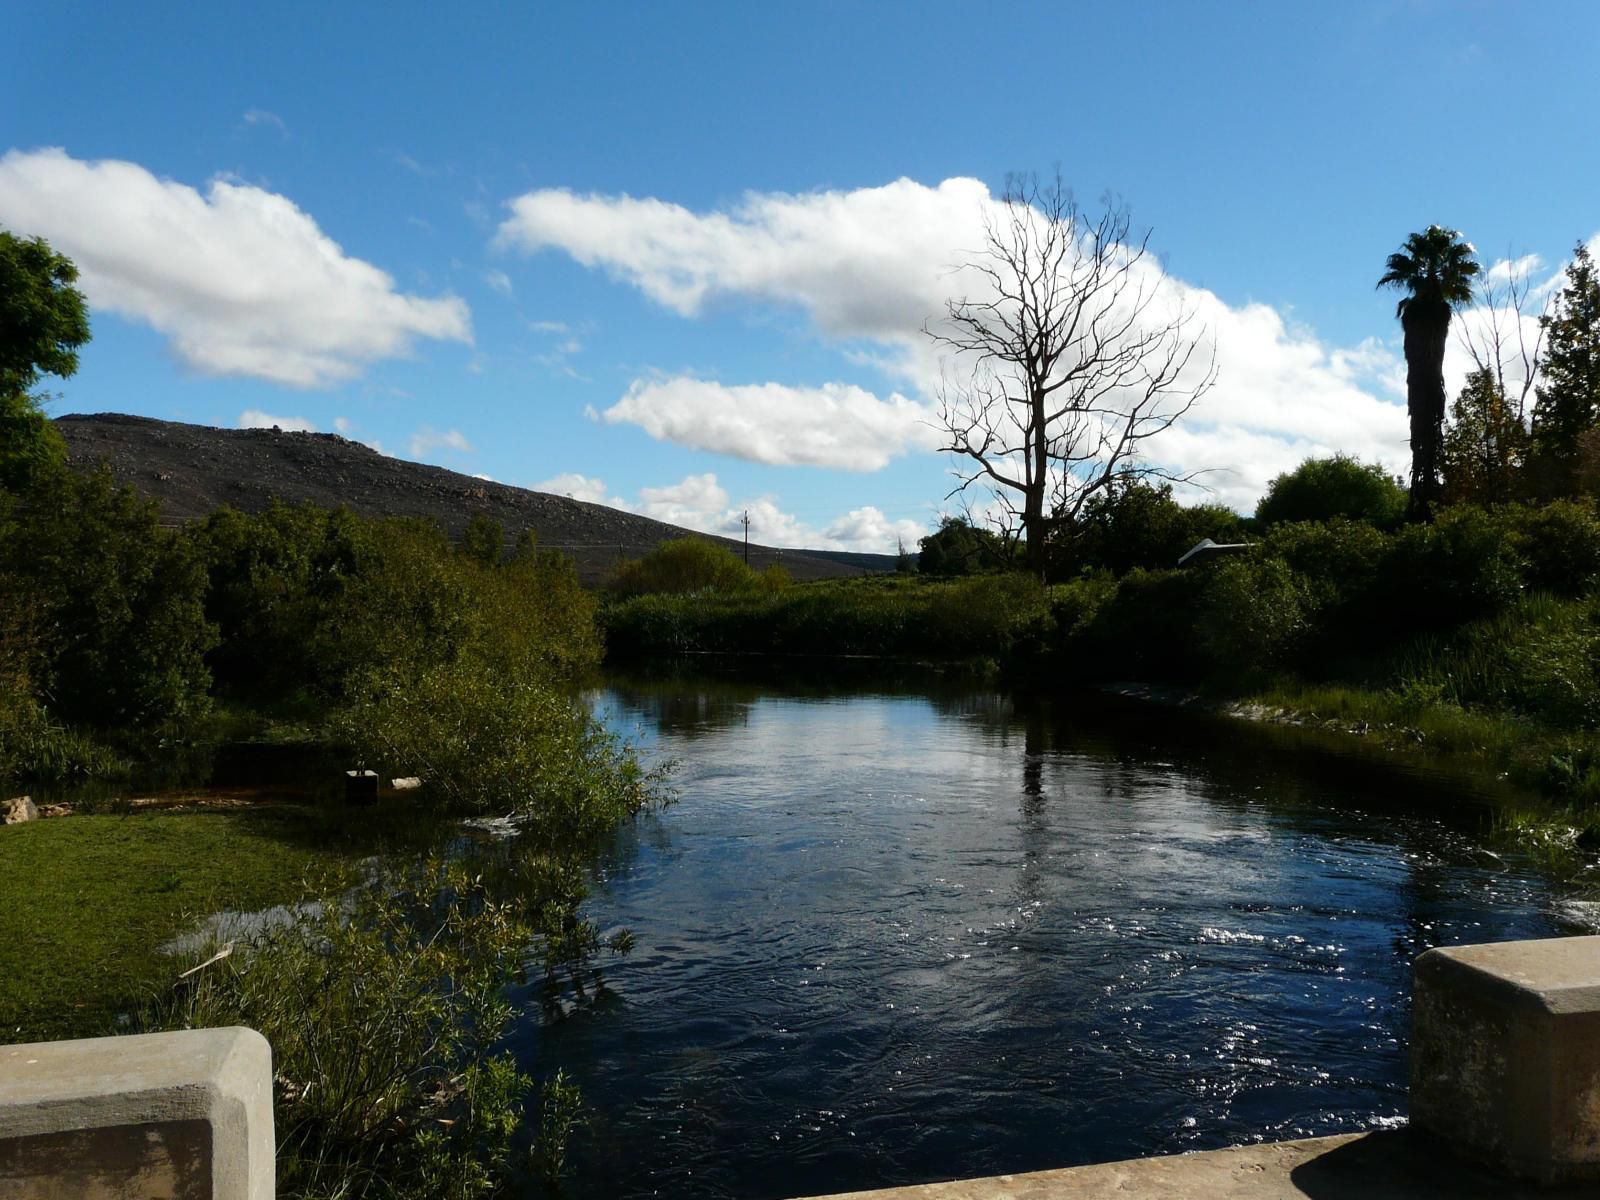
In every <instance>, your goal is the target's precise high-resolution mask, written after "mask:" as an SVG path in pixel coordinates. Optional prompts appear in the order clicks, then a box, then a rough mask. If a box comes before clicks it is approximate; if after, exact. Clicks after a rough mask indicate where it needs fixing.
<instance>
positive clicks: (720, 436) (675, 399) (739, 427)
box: [600, 376, 934, 471]
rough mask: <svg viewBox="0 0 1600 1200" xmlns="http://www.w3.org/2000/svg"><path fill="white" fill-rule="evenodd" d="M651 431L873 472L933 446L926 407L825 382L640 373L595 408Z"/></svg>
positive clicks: (701, 444) (761, 458)
mask: <svg viewBox="0 0 1600 1200" xmlns="http://www.w3.org/2000/svg"><path fill="white" fill-rule="evenodd" d="M600 418H601V419H602V420H603V421H605V422H606V423H607V424H611V425H615V424H619V423H622V422H627V423H629V424H633V425H637V426H639V427H640V428H641V429H643V430H644V431H645V432H646V433H648V434H649V435H650V436H651V437H654V438H657V439H659V440H662V441H669V442H675V443H677V444H678V445H680V446H688V447H691V448H692V449H695V450H711V451H715V452H717V453H721V454H731V455H734V456H735V457H738V458H743V459H748V460H750V461H751V462H760V463H770V464H776V465H794V464H802V465H806V466H816V467H842V468H844V469H846V470H851V471H876V470H878V469H879V468H881V467H884V466H886V465H887V464H888V463H889V461H890V460H891V459H893V458H896V457H898V456H899V455H902V454H904V453H906V451H907V450H909V449H912V448H914V447H927V446H931V445H932V444H933V439H934V434H933V430H932V429H931V428H930V427H929V425H928V423H927V422H928V420H929V414H928V410H927V409H926V408H925V407H924V406H923V405H921V404H918V403H916V402H915V401H912V400H908V399H906V397H904V396H901V395H899V394H894V395H891V396H889V397H888V399H886V400H884V399H879V398H878V397H877V396H875V395H873V394H872V393H871V392H869V391H867V390H865V389H864V388H859V387H854V386H852V385H849V384H841V383H827V384H823V385H822V386H821V387H814V388H805V387H787V386H785V385H783V384H779V383H763V384H750V385H734V386H728V385H725V384H721V383H716V382H713V381H711V380H705V379H695V378H692V377H689V376H677V377H674V378H670V379H648V380H647V379H641V380H637V381H635V382H634V384H633V386H632V387H630V388H629V389H628V392H627V394H626V395H625V396H623V397H622V399H620V400H618V401H617V402H616V403H615V404H613V405H612V406H611V407H610V408H608V409H606V410H605V411H604V412H602V413H601V414H600Z"/></svg>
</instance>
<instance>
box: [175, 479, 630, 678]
mask: <svg viewBox="0 0 1600 1200" xmlns="http://www.w3.org/2000/svg"><path fill="white" fill-rule="evenodd" d="M197 541H198V542H199V544H200V546H201V552H202V554H203V555H204V557H205V559H206V561H207V563H208V564H209V572H210V585H209V588H208V592H207V611H208V613H209V615H210V617H211V619H212V620H213V621H215V622H216V624H217V627H218V629H219V633H220V640H219V643H218V645H217V647H216V649H215V650H214V651H213V653H212V656H211V662H212V664H213V667H214V669H215V671H216V676H217V680H218V684H219V685H220V686H222V687H224V688H226V689H228V690H230V691H233V692H236V693H239V694H241V695H243V696H245V697H246V698H249V699H254V700H257V701H265V702H273V701H281V700H285V699H290V698H293V697H295V696H297V695H305V696H308V697H309V698H311V699H313V700H314V701H316V702H317V703H319V704H327V703H330V702H337V701H338V700H340V699H341V698H342V697H343V696H344V695H345V692H346V690H347V681H348V680H349V679H350V677H351V676H352V674H353V673H354V672H358V671H370V670H374V669H383V668H385V667H399V666H406V667H421V666H425V665H428V664H440V663H450V662H454V661H455V660H456V659H458V658H459V657H460V656H461V655H462V654H464V653H465V652H467V651H468V650H469V649H472V650H473V651H474V652H476V653H479V654H480V655H483V654H493V655H496V656H498V661H503V662H505V663H507V664H511V665H513V666H515V668H516V669H517V670H519V671H521V670H524V669H535V670H537V671H538V672H540V673H542V674H543V675H545V676H547V677H549V678H552V679H554V678H562V679H571V678H574V677H576V676H577V675H578V674H580V673H581V672H583V671H584V670H587V669H588V668H590V667H592V666H593V665H594V664H595V663H596V662H597V661H598V658H599V641H598V636H597V633H596V630H595V627H594V612H595V601H594V598H593V597H592V596H591V595H590V594H589V593H587V592H585V591H584V590H583V589H582V588H581V587H580V586H579V585H578V581H577V576H576V574H575V573H574V572H573V570H572V567H571V564H570V562H569V561H568V560H567V559H565V558H564V557H562V556H560V555H557V554H551V553H543V552H540V551H538V550H536V549H533V548H532V547H531V546H524V545H522V544H520V543H519V548H518V550H517V552H516V553H514V554H512V555H511V556H510V557H509V558H508V559H505V560H504V561H502V562H501V563H500V565H498V566H495V565H493V564H491V563H490V562H489V561H488V560H487V558H486V557H485V556H484V555H478V554H470V553H458V552H456V551H455V550H454V549H453V548H452V546H451V545H450V541H449V539H448V538H447V537H446V536H445V535H444V533H443V532H442V531H440V530H439V529H438V528H437V527H436V526H433V525H429V524H425V523H421V522H415V521H403V520H385V521H371V520H364V519H362V518H359V517H356V516H354V515H352V514H351V513H349V512H346V511H343V510H334V511H329V510H325V509H318V508H314V507H312V506H309V505H306V506H302V507H299V508H286V507H283V506H274V507H272V508H270V509H268V510H267V511H266V512H264V513H262V514H260V515H259V516H254V517H248V516H243V515H241V514H239V513H235V512H230V511H227V510H223V511H220V512H218V513H215V514H213V516H212V517H211V518H210V519H209V520H208V521H207V522H206V523H205V525H204V526H203V527H202V529H201V530H200V532H199V533H198V535H197Z"/></svg>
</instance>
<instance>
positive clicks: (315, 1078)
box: [156, 860, 572, 1200]
mask: <svg viewBox="0 0 1600 1200" xmlns="http://www.w3.org/2000/svg"><path fill="white" fill-rule="evenodd" d="M534 937H535V930H534V928H533V927H532V926H531V925H530V924H529V923H528V921H527V920H526V916H525V911H524V907H523V905H522V904H521V903H519V901H518V900H517V899H516V898H515V897H502V896H499V895H497V894H496V893H495V891H494V890H493V889H492V888H491V886H490V885H489V884H488V882H486V878H485V876H484V875H483V873H481V872H477V873H474V872H473V871H471V870H469V867H468V865H467V864H465V863H463V862H459V861H457V862H443V861H439V860H430V861H426V862H424V863H421V864H417V865H413V866H408V867H405V868H396V869H388V870H384V871H382V872H380V873H379V874H378V876H377V877H376V878H375V879H373V880H371V881H369V882H368V883H367V884H366V885H365V886H362V887H359V888H357V889H355V890H354V891H341V890H340V889H338V888H327V889H325V890H324V891H323V892H322V893H321V895H320V898H319V899H318V900H317V901H316V902H314V903H310V904H303V905H300V906H298V907H297V908H295V909H294V910H292V912H291V914H290V918H289V920H288V921H286V922H285V923H283V924H281V925H278V926H276V927H271V928H267V929H265V930H263V931H262V932H261V933H260V934H259V935H258V936H256V937H255V938H254V939H253V940H252V941H250V942H249V943H248V944H246V945H244V946H242V947H239V948H237V949H236V950H235V952H234V953H233V954H232V955H230V956H229V957H227V958H224V959H222V960H220V961H219V962H216V963H214V964H212V965H211V966H208V967H205V968H204V969H202V970H201V971H200V972H199V973H198V974H197V975H195V976H194V977H193V984H192V986H191V987H189V988H188V989H186V990H185V991H183V992H182V993H180V994H179V996H178V997H177V998H176V1000H175V1002H174V1003H173V1005H172V1007H171V1008H170V1009H169V1010H168V1011H166V1012H161V1013H159V1014H158V1015H157V1018H156V1023H157V1024H159V1025H162V1026H168V1027H170V1026H171V1025H174V1024H184V1025H193V1026H202V1025H248V1026H250V1027H252V1028H255V1029H258V1030H260V1031H261V1032H262V1033H263V1034H264V1035H265V1036H266V1038H267V1040H268V1041H270V1042H271V1043H272V1048H273V1065H274V1069H275V1073H276V1089H275V1090H276V1110H277V1130H278V1178H279V1189H280V1194H282V1195H285V1196H323V1195H335V1194H336V1195H341V1196H347V1197H351V1198H352V1200H354V1198H359V1197H380V1196H381V1197H417V1198H418V1200H422V1198H431V1197H450V1198H460V1200H466V1198H468V1197H477V1196H488V1195H491V1194H493V1193H494V1192H495V1191H496V1190H497V1189H498V1188H499V1187H500V1186H501V1185H502V1184H503V1183H504V1182H505V1179H506V1176H507V1174H508V1173H509V1170H510V1167H511V1158H512V1155H511V1149H512V1142H513V1136H514V1134H515V1132H516V1130H517V1129H518V1128H519V1127H520V1126H521V1124H522V1121H523V1115H522V1109H523V1107H524V1105H525V1103H526V1095H527V1093H528V1091H529V1089H530V1087H531V1081H530V1080H529V1079H528V1078H527V1077H525V1076H523V1075H521V1074H519V1073H518V1072H517V1070H516V1068H515V1065H514V1063H513V1061H512V1059H511V1057H510V1055H506V1054H496V1053H495V1051H494V1048H495V1045H496V1043H497V1042H498V1041H499V1039H500V1038H501V1037H502V1035H503V1034H504V1033H505V1031H506V1029H507V1028H508V1027H509V1025H510V1021H511V1016H512V1010H511V1007H510V1005H509V1004H508V1003H507V1001H506V999H505V989H506V988H507V986H508V985H509V984H511V983H514V982H516V981H517V980H519V979H520V978H522V975H523V961H524V955H525V953H526V951H527V947H528V945H529V943H530V942H531V941H533V939H534ZM210 949H212V948H211V947H207V950H210ZM553 1099H554V1101H555V1103H556V1105H558V1106H559V1112H558V1113H557V1117H556V1120H555V1121H554V1122H553V1123H552V1122H549V1121H547V1122H546V1124H545V1126H544V1127H545V1129H546V1136H558V1137H559V1136H564V1135H565V1132H566V1130H567V1129H570V1124H571V1120H570V1118H571V1103H572V1101H571V1097H570V1096H566V1095H558V1096H556V1097H554V1098H553ZM562 1114H565V1115H562ZM542 1149H543V1151H544V1153H543V1155H542V1157H543V1158H544V1159H545V1160H546V1161H550V1160H554V1161H556V1162H559V1161H560V1149H559V1148H558V1147H549V1146H546V1147H543V1148H542Z"/></svg>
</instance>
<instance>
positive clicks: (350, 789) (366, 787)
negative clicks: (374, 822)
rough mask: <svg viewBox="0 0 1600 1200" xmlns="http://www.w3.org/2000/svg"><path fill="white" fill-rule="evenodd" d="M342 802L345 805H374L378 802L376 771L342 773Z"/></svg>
mask: <svg viewBox="0 0 1600 1200" xmlns="http://www.w3.org/2000/svg"><path fill="white" fill-rule="evenodd" d="M344 801H345V803H346V804H376V803H377V802H378V773H377V772H376V771H346V772H345V773H344Z"/></svg>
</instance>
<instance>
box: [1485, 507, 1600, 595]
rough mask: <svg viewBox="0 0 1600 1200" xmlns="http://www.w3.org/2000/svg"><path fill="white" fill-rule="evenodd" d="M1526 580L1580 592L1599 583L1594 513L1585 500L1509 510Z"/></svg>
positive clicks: (1598, 530) (1599, 534)
mask: <svg viewBox="0 0 1600 1200" xmlns="http://www.w3.org/2000/svg"><path fill="white" fill-rule="evenodd" d="M1508 519H1509V520H1510V521H1512V522H1513V523H1514V524H1513V536H1514V538H1515V544H1516V548H1517V551H1518V553H1519V554H1520V556H1521V558H1522V561H1523V576H1524V580H1525V583H1526V586H1527V587H1528V588H1530V589H1535V590H1539V591H1548V592H1553V593H1555V594H1556V595H1559V596H1585V595H1588V594H1590V593H1591V592H1592V591H1593V590H1594V589H1595V586H1596V584H1600V519H1597V517H1596V514H1595V509H1594V505H1593V504H1591V503H1588V502H1574V501H1557V502H1555V503H1554V504H1547V505H1544V506H1542V507H1539V508H1516V509H1512V510H1510V512H1509V513H1508Z"/></svg>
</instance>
